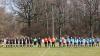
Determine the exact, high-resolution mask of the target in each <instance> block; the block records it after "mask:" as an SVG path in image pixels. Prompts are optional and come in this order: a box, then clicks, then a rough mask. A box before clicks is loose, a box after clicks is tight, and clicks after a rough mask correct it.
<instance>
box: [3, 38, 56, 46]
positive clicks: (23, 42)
mask: <svg viewBox="0 0 100 56" xmlns="http://www.w3.org/2000/svg"><path fill="white" fill-rule="evenodd" d="M55 41H56V39H55V38H54V37H52V38H50V37H48V38H47V37H45V38H40V37H37V38H29V37H28V38H5V39H3V40H2V44H3V46H4V47H25V46H26V47H33V46H34V47H36V46H37V45H38V47H41V44H42V43H44V44H45V47H48V46H51V43H52V46H54V47H55Z"/></svg>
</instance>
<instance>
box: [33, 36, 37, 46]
mask: <svg viewBox="0 0 100 56" xmlns="http://www.w3.org/2000/svg"><path fill="white" fill-rule="evenodd" d="M36 45H37V38H36V37H35V38H34V46H35V47H36Z"/></svg>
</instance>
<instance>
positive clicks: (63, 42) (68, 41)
mask: <svg viewBox="0 0 100 56" xmlns="http://www.w3.org/2000/svg"><path fill="white" fill-rule="evenodd" d="M99 42H100V39H99V38H80V37H79V38H77V37H66V38H64V37H61V38H60V39H59V46H69V47H71V46H74V47H76V46H99Z"/></svg>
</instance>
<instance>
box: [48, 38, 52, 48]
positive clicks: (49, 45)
mask: <svg viewBox="0 0 100 56" xmlns="http://www.w3.org/2000/svg"><path fill="white" fill-rule="evenodd" d="M48 47H51V38H50V36H49V37H48Z"/></svg>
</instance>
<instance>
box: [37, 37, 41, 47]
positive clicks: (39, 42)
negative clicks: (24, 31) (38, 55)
mask: <svg viewBox="0 0 100 56" xmlns="http://www.w3.org/2000/svg"><path fill="white" fill-rule="evenodd" d="M37 41H38V47H41V38H40V37H39V38H38V39H37Z"/></svg>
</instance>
